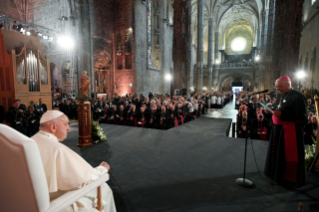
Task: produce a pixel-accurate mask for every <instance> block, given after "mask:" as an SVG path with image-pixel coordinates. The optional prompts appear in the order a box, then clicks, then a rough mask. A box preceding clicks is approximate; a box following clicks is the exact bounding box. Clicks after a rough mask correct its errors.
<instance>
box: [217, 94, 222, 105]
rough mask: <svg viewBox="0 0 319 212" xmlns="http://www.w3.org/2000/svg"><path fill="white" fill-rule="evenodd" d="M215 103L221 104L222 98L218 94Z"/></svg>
mask: <svg viewBox="0 0 319 212" xmlns="http://www.w3.org/2000/svg"><path fill="white" fill-rule="evenodd" d="M217 104H218V105H222V98H221V97H220V96H219V97H218V98H217Z"/></svg>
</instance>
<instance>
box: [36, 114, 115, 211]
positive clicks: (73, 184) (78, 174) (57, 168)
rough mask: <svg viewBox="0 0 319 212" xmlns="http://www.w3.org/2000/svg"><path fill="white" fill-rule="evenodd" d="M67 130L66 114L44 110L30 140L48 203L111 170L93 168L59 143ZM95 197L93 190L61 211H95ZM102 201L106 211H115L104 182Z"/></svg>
mask: <svg viewBox="0 0 319 212" xmlns="http://www.w3.org/2000/svg"><path fill="white" fill-rule="evenodd" d="M69 130H70V127H69V119H68V118H67V116H66V115H64V114H63V113H61V112H60V111H56V110H54V111H47V112H46V113H44V114H43V116H42V118H41V120H40V131H39V132H38V133H37V134H35V135H34V136H33V137H32V139H33V140H35V141H36V143H37V145H38V147H39V151H40V154H41V159H42V163H43V166H44V170H45V175H46V179H47V182H48V188H49V192H50V200H51V201H52V200H54V199H56V198H57V197H59V196H61V195H63V194H64V193H65V192H67V191H70V190H75V189H80V188H82V187H83V186H85V185H87V184H89V183H90V182H92V181H94V180H97V179H98V178H99V177H100V176H101V175H103V174H105V173H106V172H108V171H109V170H110V166H109V165H108V164H107V163H106V162H102V163H101V165H100V166H98V167H96V168H93V167H92V166H91V165H90V164H88V163H87V162H86V161H85V160H84V159H83V158H82V157H80V156H79V155H78V154H77V153H75V152H74V151H73V150H71V149H70V148H68V147H67V146H65V145H64V144H62V143H60V142H59V141H61V142H62V141H64V140H65V139H66V137H67V134H68V131H69ZM96 195H97V191H96V190H94V191H92V192H90V193H89V194H87V195H86V196H84V197H82V198H81V199H79V200H78V201H77V202H76V203H74V204H73V205H72V206H69V207H68V208H66V209H65V210H64V212H71V211H80V212H84V211H85V212H88V211H92V212H93V211H94V212H97V210H96V209H95V207H96V203H97V198H96ZM102 200H103V206H104V211H105V212H113V211H116V208H115V204H114V198H113V193H112V190H111V189H110V187H109V186H108V185H107V184H106V183H104V184H103V185H102Z"/></svg>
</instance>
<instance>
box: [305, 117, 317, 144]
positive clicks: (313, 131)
mask: <svg viewBox="0 0 319 212" xmlns="http://www.w3.org/2000/svg"><path fill="white" fill-rule="evenodd" d="M317 130H318V120H317V117H316V116H312V117H311V118H310V120H309V122H308V123H307V124H306V126H305V133H304V135H305V144H308V145H312V144H313V140H312V139H314V140H316V138H317Z"/></svg>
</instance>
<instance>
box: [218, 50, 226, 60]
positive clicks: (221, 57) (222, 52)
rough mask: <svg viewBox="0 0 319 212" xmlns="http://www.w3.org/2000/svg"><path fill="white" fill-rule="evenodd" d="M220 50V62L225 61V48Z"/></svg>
mask: <svg viewBox="0 0 319 212" xmlns="http://www.w3.org/2000/svg"><path fill="white" fill-rule="evenodd" d="M219 52H220V61H219V62H220V63H223V62H225V50H219Z"/></svg>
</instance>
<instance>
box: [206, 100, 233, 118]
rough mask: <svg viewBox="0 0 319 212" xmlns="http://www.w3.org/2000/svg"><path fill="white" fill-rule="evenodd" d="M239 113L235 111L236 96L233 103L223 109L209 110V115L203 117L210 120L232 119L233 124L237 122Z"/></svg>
mask: <svg viewBox="0 0 319 212" xmlns="http://www.w3.org/2000/svg"><path fill="white" fill-rule="evenodd" d="M237 113H238V111H237V110H235V96H234V97H233V101H231V102H229V103H228V104H226V105H225V106H224V107H223V108H221V109H220V108H211V109H208V113H207V114H205V115H203V116H204V117H208V118H223V119H232V120H233V122H236V116H237Z"/></svg>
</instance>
